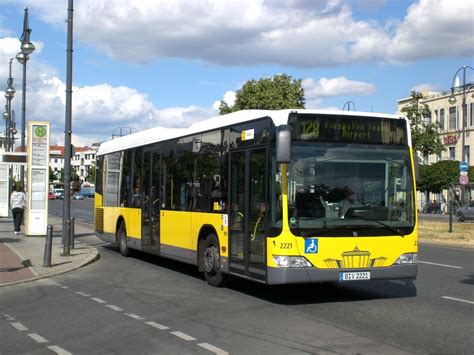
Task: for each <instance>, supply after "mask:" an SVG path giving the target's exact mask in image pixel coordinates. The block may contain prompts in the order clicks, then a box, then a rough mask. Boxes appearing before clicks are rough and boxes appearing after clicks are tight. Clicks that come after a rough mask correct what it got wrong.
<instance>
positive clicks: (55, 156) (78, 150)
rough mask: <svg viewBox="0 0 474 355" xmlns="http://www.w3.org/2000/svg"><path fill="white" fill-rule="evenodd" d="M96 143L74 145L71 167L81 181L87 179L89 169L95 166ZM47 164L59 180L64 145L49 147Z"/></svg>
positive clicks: (62, 163)
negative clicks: (89, 145)
mask: <svg viewBox="0 0 474 355" xmlns="http://www.w3.org/2000/svg"><path fill="white" fill-rule="evenodd" d="M98 148H99V146H98V145H93V146H92V147H75V149H74V150H75V152H74V156H73V157H72V158H71V169H74V170H75V172H76V173H77V175H78V176H79V180H80V181H81V183H85V182H87V181H88V176H89V173H90V171H91V169H93V168H94V166H95V156H96V153H97V149H98ZM49 166H50V168H51V170H52V171H53V172H54V174H55V175H56V176H57V180H58V181H59V180H60V178H61V177H60V172H61V171H62V169H63V168H64V147H63V146H58V145H54V146H51V147H50V155H49Z"/></svg>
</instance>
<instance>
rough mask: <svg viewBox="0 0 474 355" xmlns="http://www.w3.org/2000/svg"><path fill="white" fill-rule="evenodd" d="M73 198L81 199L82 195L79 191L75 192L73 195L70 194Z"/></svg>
mask: <svg viewBox="0 0 474 355" xmlns="http://www.w3.org/2000/svg"><path fill="white" fill-rule="evenodd" d="M72 199H73V200H83V199H84V196H82V195H81V194H80V193H78V192H76V193H75V194H74V195H72Z"/></svg>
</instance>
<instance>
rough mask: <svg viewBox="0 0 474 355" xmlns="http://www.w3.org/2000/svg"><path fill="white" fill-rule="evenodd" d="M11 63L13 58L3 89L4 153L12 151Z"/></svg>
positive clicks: (13, 93)
mask: <svg viewBox="0 0 474 355" xmlns="http://www.w3.org/2000/svg"><path fill="white" fill-rule="evenodd" d="M12 62H13V58H11V59H10V69H9V75H8V79H7V88H6V89H5V98H6V99H7V100H6V102H7V103H6V105H5V113H4V114H3V117H4V118H5V151H7V152H9V151H11V150H13V137H10V135H11V122H12V121H11V120H12V99H13V97H14V96H15V89H14V88H13V78H12Z"/></svg>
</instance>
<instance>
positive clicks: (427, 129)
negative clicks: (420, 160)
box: [402, 91, 446, 156]
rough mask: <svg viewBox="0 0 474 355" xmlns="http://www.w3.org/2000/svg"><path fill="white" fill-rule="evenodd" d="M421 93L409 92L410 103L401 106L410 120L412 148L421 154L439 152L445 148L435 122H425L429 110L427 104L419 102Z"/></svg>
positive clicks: (429, 115) (429, 112)
mask: <svg viewBox="0 0 474 355" xmlns="http://www.w3.org/2000/svg"><path fill="white" fill-rule="evenodd" d="M422 99H423V95H422V94H421V93H420V92H417V91H412V92H411V101H410V104H409V105H408V106H406V107H404V108H402V112H403V113H404V114H405V115H406V116H407V117H408V119H409V120H410V126H411V138H412V145H413V149H414V150H415V151H416V152H420V153H421V154H422V155H423V156H428V155H429V154H439V153H441V152H442V151H443V150H446V148H445V147H444V145H443V143H442V142H441V138H440V136H439V132H438V128H439V125H438V124H437V123H427V122H426V119H427V118H428V117H431V111H430V109H429V107H428V105H427V104H425V103H421V100H422Z"/></svg>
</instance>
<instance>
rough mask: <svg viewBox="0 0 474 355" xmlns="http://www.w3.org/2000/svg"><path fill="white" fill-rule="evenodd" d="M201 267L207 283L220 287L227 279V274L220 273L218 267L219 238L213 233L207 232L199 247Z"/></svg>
mask: <svg viewBox="0 0 474 355" xmlns="http://www.w3.org/2000/svg"><path fill="white" fill-rule="evenodd" d="M201 253H202V254H201V258H202V268H203V270H204V276H205V277H206V280H207V283H208V284H209V285H211V286H216V287H221V286H224V285H225V283H226V281H227V275H224V274H222V272H221V267H220V253H219V240H218V239H217V236H216V235H215V234H209V235H208V236H207V237H206V239H205V240H204V243H203V245H202V248H201Z"/></svg>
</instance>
